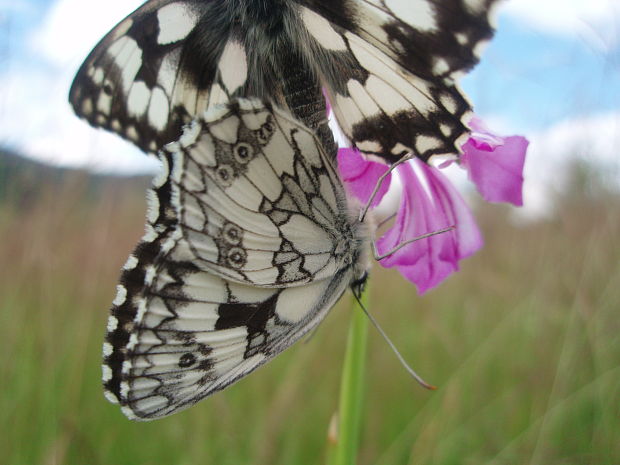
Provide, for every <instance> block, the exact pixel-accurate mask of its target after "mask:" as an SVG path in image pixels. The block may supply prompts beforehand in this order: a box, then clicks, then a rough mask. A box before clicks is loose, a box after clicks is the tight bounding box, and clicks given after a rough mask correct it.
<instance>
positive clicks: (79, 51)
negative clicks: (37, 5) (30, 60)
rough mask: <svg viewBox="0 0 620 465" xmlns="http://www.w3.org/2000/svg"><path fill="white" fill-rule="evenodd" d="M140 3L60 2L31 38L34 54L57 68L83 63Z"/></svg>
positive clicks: (120, 0) (112, 0)
mask: <svg viewBox="0 0 620 465" xmlns="http://www.w3.org/2000/svg"><path fill="white" fill-rule="evenodd" d="M141 3H142V1H141V0H107V1H105V2H101V1H84V0H58V1H56V2H55V3H54V6H53V7H52V9H51V10H50V12H49V14H48V15H47V17H46V19H45V21H44V23H43V25H42V26H41V28H40V29H39V30H38V31H37V32H36V33H35V34H34V35H33V36H32V37H31V38H30V44H31V46H32V48H33V50H34V51H35V52H36V53H37V54H39V55H41V56H42V57H43V58H44V59H46V60H48V61H51V62H52V63H53V64H55V65H58V66H70V65H71V64H75V63H78V64H79V62H81V61H82V60H83V59H84V58H86V55H87V54H88V52H89V51H90V50H91V49H92V48H93V47H94V46H95V45H96V44H97V42H99V40H100V39H101V38H102V37H103V36H104V34H105V33H107V32H108V31H109V30H110V29H112V28H113V27H114V26H115V25H116V24H117V23H118V22H119V21H121V20H122V19H123V18H124V17H125V16H127V15H128V14H129V13H131V12H132V11H133V10H135V9H136V8H137V7H138V6H139V5H140V4H141Z"/></svg>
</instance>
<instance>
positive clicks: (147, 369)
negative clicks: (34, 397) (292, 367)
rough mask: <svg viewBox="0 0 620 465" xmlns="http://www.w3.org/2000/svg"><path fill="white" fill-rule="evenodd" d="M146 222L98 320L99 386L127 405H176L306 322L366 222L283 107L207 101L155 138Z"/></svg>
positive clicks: (365, 237)
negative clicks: (158, 169)
mask: <svg viewBox="0 0 620 465" xmlns="http://www.w3.org/2000/svg"><path fill="white" fill-rule="evenodd" d="M159 159H160V160H161V163H162V166H163V171H162V173H161V174H160V176H158V177H157V178H156V179H155V180H154V181H153V185H152V187H151V189H150V190H149V192H148V196H147V198H148V199H149V209H148V215H147V224H146V233H145V235H144V237H143V238H142V240H141V242H140V243H139V244H138V246H137V247H136V249H135V251H134V252H133V254H131V256H130V257H129V260H128V261H127V263H126V264H125V266H124V269H123V273H122V275H121V279H120V284H119V285H118V290H117V295H116V298H115V299H114V302H113V307H112V310H111V314H110V317H109V321H108V328H107V329H108V332H107V335H106V340H105V343H104V349H103V352H104V368H103V381H104V387H105V393H106V397H107V398H108V399H109V400H111V401H112V402H115V403H120V405H121V407H122V410H123V412H124V413H125V414H126V415H127V416H128V417H129V418H131V419H140V420H146V419H154V418H159V417H163V416H165V415H169V414H171V413H174V412H176V411H178V410H182V409H184V408H187V407H189V406H191V405H193V404H194V403H196V402H197V401H199V400H200V399H202V398H204V397H206V396H208V395H209V394H211V393H213V392H216V391H218V390H220V389H223V388H224V387H226V386H227V385H229V384H230V383H232V382H234V381H235V380H237V379H238V378H240V377H242V376H244V375H246V374H247V373H249V372H251V371H252V370H254V369H255V368H257V367H259V366H260V365H262V364H264V363H265V362H267V361H269V360H270V359H271V358H273V357H274V356H276V355H277V354H278V353H280V352H281V351H282V350H284V349H286V348H287V347H289V346H290V345H291V344H293V343H294V342H295V341H296V340H298V339H299V338H301V337H302V336H303V335H304V334H306V333H307V332H308V331H310V330H311V329H313V328H314V327H315V326H316V325H317V324H318V323H319V322H320V321H321V320H322V319H323V317H324V316H325V315H326V313H327V312H328V311H329V310H330V308H331V307H332V306H333V305H334V304H335V302H336V301H337V300H338V299H339V298H340V296H341V295H342V294H343V292H344V291H345V290H346V289H347V288H349V287H350V286H352V285H353V286H361V285H362V284H363V282H364V281H365V277H366V276H367V270H368V263H369V260H368V257H369V253H370V231H371V227H370V226H369V223H368V221H364V222H363V223H362V222H359V221H358V214H359V209H357V210H356V209H351V208H350V205H349V204H348V200H347V197H346V195H345V192H344V187H343V185H342V182H341V181H340V178H339V176H338V172H337V170H336V167H335V166H334V162H333V158H332V157H330V156H329V155H328V154H327V153H326V151H325V149H324V146H323V144H322V143H321V141H320V140H319V139H318V138H317V136H316V134H315V133H314V132H313V131H312V130H310V129H309V128H308V127H306V126H305V125H304V123H302V122H301V121H299V120H297V119H295V118H294V117H293V116H292V115H291V114H290V112H288V111H285V110H283V109H280V108H278V107H276V106H272V105H271V104H268V103H264V102H261V101H259V100H247V99H235V100H233V101H232V102H229V103H225V104H218V105H214V106H212V107H210V108H209V110H208V111H207V112H205V113H204V114H203V115H202V116H201V117H199V118H197V119H196V120H194V121H193V122H192V123H191V125H189V126H187V127H186V128H185V130H184V131H183V133H182V135H181V137H180V138H179V140H178V141H175V142H173V143H170V144H168V145H166V146H165V147H164V149H163V150H162V151H160V152H159Z"/></svg>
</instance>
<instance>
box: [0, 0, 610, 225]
mask: <svg viewBox="0 0 620 465" xmlns="http://www.w3.org/2000/svg"><path fill="white" fill-rule="evenodd" d="M140 3H141V2H140V1H139V0H105V1H104V0H88V1H84V0H0V146H2V147H6V148H10V149H14V150H16V151H18V152H19V153H22V154H24V155H27V156H29V157H32V158H35V159H38V160H41V161H45V162H48V163H52V164H56V165H60V166H66V167H80V168H87V169H91V170H93V171H97V172H111V173H119V174H132V173H155V171H156V170H157V164H156V163H155V162H154V161H153V160H152V159H151V158H148V157H146V156H145V155H144V154H143V153H141V152H140V151H139V150H138V149H135V148H134V147H133V146H131V145H130V144H129V143H127V142H125V141H123V140H121V139H120V138H119V137H117V136H114V135H112V134H108V133H106V132H104V131H101V130H95V129H92V128H91V127H90V126H88V124H86V123H85V122H83V121H81V120H79V119H78V118H77V117H75V116H74V115H73V113H72V110H71V108H70V106H69V104H68V102H67V94H68V90H69V86H70V84H71V81H72V79H73V76H74V75H75V72H76V71H77V68H78V67H79V65H80V64H81V62H82V61H83V60H84V58H85V57H86V56H87V54H88V52H89V51H90V50H91V49H92V47H93V46H94V45H95V44H96V43H97V42H98V40H99V39H100V38H101V37H102V36H103V35H104V34H105V33H106V32H107V31H108V30H109V29H110V28H112V27H113V26H114V25H115V24H116V23H117V22H118V21H119V20H120V19H122V18H123V17H124V16H126V15H127V14H128V13H130V12H131V11H132V10H134V9H135V8H136V7H137V6H139V4H140ZM496 23H497V33H496V35H495V37H494V39H493V41H491V43H490V44H489V45H488V46H487V48H486V50H485V51H484V53H483V56H482V60H481V62H480V64H479V65H478V66H477V67H476V68H475V70H474V71H473V72H471V73H470V74H469V75H467V76H466V77H465V78H464V79H463V81H462V87H463V89H464V91H465V92H466V93H467V95H468V96H469V98H470V100H471V102H472V104H473V106H474V109H475V112H476V113H477V114H478V115H479V116H480V117H482V118H483V119H484V120H485V121H486V123H487V125H488V126H489V127H490V128H491V129H494V130H495V131H496V132H498V133H499V134H504V135H511V134H521V135H525V136H526V137H527V138H528V139H529V140H530V141H531V145H530V149H529V152H528V159H527V162H526V171H525V175H526V185H525V192H524V194H525V203H526V211H527V212H529V213H531V214H532V215H536V214H537V213H541V212H544V211H545V210H547V209H548V208H549V207H548V205H547V203H548V202H546V201H545V198H549V197H550V196H549V192H550V191H552V190H554V189H556V190H557V189H561V188H562V183H563V182H564V175H565V172H564V170H563V168H564V167H566V166H568V160H569V159H570V158H571V157H578V158H583V159H587V160H592V161H595V162H596V163H598V164H601V165H603V166H604V167H605V170H606V172H607V173H608V175H609V176H611V177H612V178H613V179H615V180H616V181H617V183H618V185H619V186H620V157H618V156H617V155H616V151H617V149H616V147H618V145H619V144H618V143H619V142H620V2H619V1H618V0H507V1H505V2H503V3H502V4H501V6H500V8H499V9H498V15H497V18H496Z"/></svg>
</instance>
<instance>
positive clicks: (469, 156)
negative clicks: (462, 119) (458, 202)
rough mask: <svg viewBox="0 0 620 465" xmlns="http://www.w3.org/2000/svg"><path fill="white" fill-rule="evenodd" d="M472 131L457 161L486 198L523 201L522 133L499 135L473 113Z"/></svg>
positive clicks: (489, 199)
mask: <svg viewBox="0 0 620 465" xmlns="http://www.w3.org/2000/svg"><path fill="white" fill-rule="evenodd" d="M470 126H471V128H472V130H473V131H472V133H471V135H470V137H469V140H468V141H467V142H466V143H465V144H464V145H463V147H462V148H463V154H462V155H461V157H460V159H459V161H460V165H461V166H462V167H463V168H465V169H466V170H467V173H468V176H469V179H470V180H471V181H472V182H473V183H474V184H475V185H476V187H477V189H478V191H479V192H480V194H481V195H482V197H483V198H484V200H486V201H487V202H510V203H512V204H514V205H516V206H521V205H523V193H522V192H523V165H524V163H525V152H526V151H527V146H528V144H529V142H528V140H527V139H526V138H525V137H521V136H510V137H499V136H496V135H494V134H492V133H491V132H489V130H488V129H487V128H486V126H485V125H484V123H483V122H482V121H481V120H480V119H479V118H476V117H474V118H473V119H472V121H471V122H470Z"/></svg>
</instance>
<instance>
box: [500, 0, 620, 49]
mask: <svg viewBox="0 0 620 465" xmlns="http://www.w3.org/2000/svg"><path fill="white" fill-rule="evenodd" d="M502 11H503V12H504V13H505V14H508V15H511V16H513V17H514V18H515V19H517V20H519V21H521V22H525V23H527V24H528V25H529V26H530V27H533V28H535V29H538V30H540V31H541V32H543V33H545V34H552V35H564V36H577V37H581V38H583V39H585V40H588V41H589V42H591V43H593V44H596V45H597V46H599V47H600V48H603V49H609V48H610V47H611V46H612V45H613V44H615V43H616V42H617V41H618V39H619V33H618V29H619V28H620V2H618V0H509V1H507V2H505V3H504V4H503V5H502Z"/></svg>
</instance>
